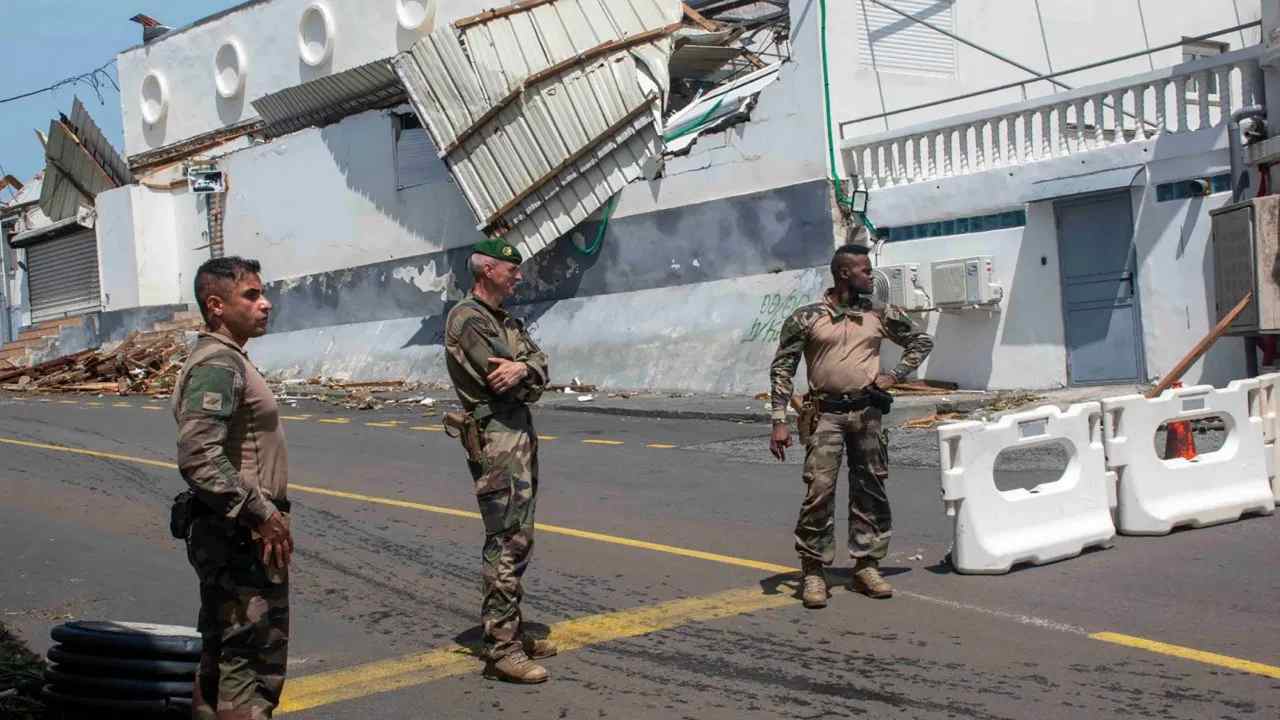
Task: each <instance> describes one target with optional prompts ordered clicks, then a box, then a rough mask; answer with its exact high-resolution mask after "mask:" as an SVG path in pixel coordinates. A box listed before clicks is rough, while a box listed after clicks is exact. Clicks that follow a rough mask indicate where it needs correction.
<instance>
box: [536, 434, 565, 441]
mask: <svg viewBox="0 0 1280 720" xmlns="http://www.w3.org/2000/svg"><path fill="white" fill-rule="evenodd" d="M538 439H539V440H559V439H560V436H559V435H539V436H538Z"/></svg>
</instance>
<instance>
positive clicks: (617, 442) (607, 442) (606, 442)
mask: <svg viewBox="0 0 1280 720" xmlns="http://www.w3.org/2000/svg"><path fill="white" fill-rule="evenodd" d="M582 442H583V443H585V444H587V445H623V444H625V443H623V442H622V441H621V440H583V441H582Z"/></svg>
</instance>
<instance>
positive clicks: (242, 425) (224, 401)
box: [173, 258, 293, 720]
mask: <svg viewBox="0 0 1280 720" xmlns="http://www.w3.org/2000/svg"><path fill="white" fill-rule="evenodd" d="M258 272H259V265H258V263H257V262H256V261H253V260H244V259H241V258H217V259H213V260H209V261H208V262H206V263H204V264H203V265H201V266H200V269H199V270H198V271H197V273H196V280H195V286H196V299H197V300H198V301H199V303H200V311H201V313H203V315H204V319H205V325H206V331H204V332H201V333H200V336H199V339H198V340H197V342H196V347H195V349H194V350H193V351H192V353H191V356H190V357H189V358H188V360H187V363H186V365H185V366H184V367H183V368H182V374H181V375H179V377H178V383H177V386H176V387H175V389H174V394H173V414H174V417H175V418H176V419H177V422H178V467H179V469H180V470H181V472H182V477H183V479H184V480H186V481H187V485H188V486H189V487H190V491H189V492H187V493H183V494H182V495H180V496H179V497H178V500H177V501H176V502H175V506H174V522H173V526H174V532H175V534H180V535H182V536H184V537H185V538H186V543H187V556H188V558H189V559H190V561H191V565H192V566H193V567H194V568H195V571H196V576H197V577H198V578H199V580H200V618H199V630H200V634H201V635H202V636H203V640H204V647H203V650H202V653H201V657H200V666H199V670H198V671H197V674H196V678H195V688H194V693H193V695H194V698H193V703H192V717H194V718H199V719H201V720H204V719H214V718H217V719H218V720H260V719H262V718H269V717H271V713H272V711H273V710H274V709H275V707H276V705H278V704H279V702H280V693H281V690H282V689H283V687H284V676H285V664H286V660H287V655H288V641H289V583H288V566H289V559H290V556H291V554H292V552H293V539H292V536H291V533H290V531H289V520H288V515H287V513H288V509H289V505H288V500H287V499H286V495H287V487H288V469H287V464H288V458H287V455H286V451H285V444H284V432H283V430H282V428H281V426H280V417H279V413H278V410H277V407H276V403H275V399H274V398H273V396H272V393H271V390H270V389H269V388H268V387H267V384H266V382H265V381H264V380H263V378H262V375H261V374H260V373H259V372H258V370H257V368H255V367H254V365H253V363H252V362H250V361H249V358H248V356H247V355H246V354H245V352H244V344H245V343H246V342H247V341H248V340H249V338H251V337H258V336H261V335H262V334H263V333H265V332H266V329H267V318H268V315H269V313H270V311H271V303H270V302H268V301H267V299H266V298H265V297H264V296H263V294H262V281H261V279H260V278H259V276H258Z"/></svg>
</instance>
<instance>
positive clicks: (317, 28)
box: [298, 2, 334, 67]
mask: <svg viewBox="0 0 1280 720" xmlns="http://www.w3.org/2000/svg"><path fill="white" fill-rule="evenodd" d="M333 32H334V28H333V15H332V14H331V13H330V12H329V8H328V7H327V6H325V5H324V3H320V2H313V3H311V4H310V5H308V6H307V7H306V9H305V10H303V11H302V18H301V19H299V20H298V55H300V56H301V57H302V62H304V63H306V64H308V65H310V66H311V67H315V66H317V65H322V64H324V63H325V61H327V60H328V59H329V58H330V57H331V56H332V55H333Z"/></svg>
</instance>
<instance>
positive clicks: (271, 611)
mask: <svg viewBox="0 0 1280 720" xmlns="http://www.w3.org/2000/svg"><path fill="white" fill-rule="evenodd" d="M187 558H188V559H189V560H190V561H191V565H192V567H194V568H195V570H196V576H197V577H198V578H199V579H200V619H199V624H198V628H199V630H200V635H201V636H202V638H203V641H204V647H203V650H202V651H201V654H200V666H199V669H198V670H197V671H196V679H195V688H194V693H193V699H192V713H191V716H192V717H193V718H196V719H197V720H215V719H216V720H262V719H263V718H269V717H271V713H272V712H273V711H274V710H275V708H276V706H277V705H278V704H279V703H280V692H281V691H282V690H283V689H284V675H285V665H286V663H287V661H288V649H289V647H288V646H289V584H288V580H287V578H286V580H285V582H283V583H280V584H276V583H273V582H271V581H270V580H269V579H268V578H267V574H266V569H265V568H264V567H263V565H262V560H261V556H260V555H259V554H258V546H257V544H256V543H255V542H254V541H253V540H252V539H250V537H249V533H248V531H247V530H245V529H244V528H242V527H236V526H235V525H234V524H232V523H230V522H229V521H227V520H224V519H223V518H220V517H216V516H205V517H199V518H196V519H195V520H194V521H193V522H192V524H191V531H190V533H189V534H188V536H187Z"/></svg>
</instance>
